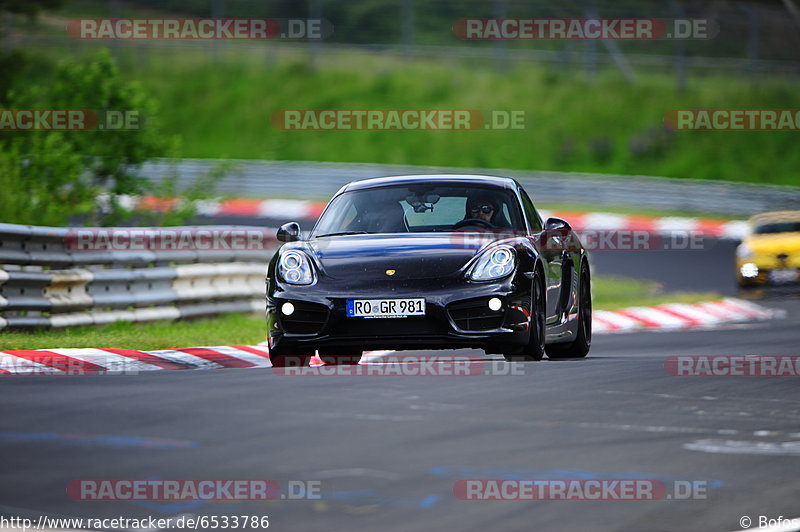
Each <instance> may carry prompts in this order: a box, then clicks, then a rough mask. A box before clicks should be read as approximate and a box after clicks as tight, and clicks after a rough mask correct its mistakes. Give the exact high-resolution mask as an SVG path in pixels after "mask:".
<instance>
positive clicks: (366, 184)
mask: <svg viewBox="0 0 800 532" xmlns="http://www.w3.org/2000/svg"><path fill="white" fill-rule="evenodd" d="M431 181H437V182H440V183H448V184H449V183H453V184H458V183H461V184H465V185H488V186H494V187H497V188H509V189H513V188H516V186H517V182H516V181H514V180H513V179H511V178H510V177H500V176H489V175H470V174H422V175H396V176H388V177H375V178H371V179H362V180H359V181H353V182H352V183H349V184H347V185H345V186H344V187H343V188H342V190H341V192H349V191H352V190H363V189H367V188H379V187H385V186H390V185H410V184H418V183H429V182H431Z"/></svg>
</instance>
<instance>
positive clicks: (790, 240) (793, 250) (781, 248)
mask: <svg viewBox="0 0 800 532" xmlns="http://www.w3.org/2000/svg"><path fill="white" fill-rule="evenodd" d="M747 245H748V246H749V247H750V249H751V250H752V251H753V253H754V254H755V255H780V254H781V253H785V254H787V255H798V254H800V233H776V234H766V235H750V237H749V238H748V239H747Z"/></svg>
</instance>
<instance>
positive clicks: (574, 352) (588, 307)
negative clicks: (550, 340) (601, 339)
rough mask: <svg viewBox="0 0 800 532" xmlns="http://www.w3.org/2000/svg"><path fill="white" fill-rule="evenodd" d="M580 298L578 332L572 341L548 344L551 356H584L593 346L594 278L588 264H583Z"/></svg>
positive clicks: (548, 352)
mask: <svg viewBox="0 0 800 532" xmlns="http://www.w3.org/2000/svg"><path fill="white" fill-rule="evenodd" d="M579 290H580V297H579V298H578V334H577V336H576V337H575V339H574V340H573V341H571V342H567V343H563V344H550V345H548V346H547V348H546V349H547V356H548V357H549V358H583V357H585V356H586V355H588V354H589V348H591V346H592V279H591V275H590V274H589V268H588V266H586V264H583V265H582V266H581V284H580V288H579Z"/></svg>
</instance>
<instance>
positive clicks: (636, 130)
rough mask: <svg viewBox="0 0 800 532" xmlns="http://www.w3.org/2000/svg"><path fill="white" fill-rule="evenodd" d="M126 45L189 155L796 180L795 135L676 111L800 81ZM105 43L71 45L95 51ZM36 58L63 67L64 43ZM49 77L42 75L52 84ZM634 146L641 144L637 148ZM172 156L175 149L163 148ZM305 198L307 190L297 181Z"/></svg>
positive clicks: (786, 97)
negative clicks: (455, 118)
mask: <svg viewBox="0 0 800 532" xmlns="http://www.w3.org/2000/svg"><path fill="white" fill-rule="evenodd" d="M150 44H152V47H141V48H139V47H138V46H136V45H132V44H130V43H121V44H120V45H119V46H118V47H117V49H116V52H115V53H116V55H117V57H118V58H119V61H120V66H121V71H122V72H123V74H124V76H126V77H127V78H129V79H131V80H136V81H139V82H141V83H142V84H143V85H144V87H145V89H146V90H147V91H148V92H149V93H150V94H152V95H153V96H155V97H156V99H157V100H158V101H159V102H160V109H161V111H160V115H159V116H158V117H157V118H158V122H159V123H160V124H161V125H162V126H163V128H164V130H165V131H166V132H167V133H168V134H170V135H175V136H178V137H180V155H181V156H185V157H201V158H204V157H207V158H242V159H271V160H314V161H335V162H372V163H394V164H414V165H433V166H456V167H467V168H476V167H477V168H509V169H518V170H545V171H569V172H588V173H608V174H621V175H654V176H667V177H678V178H694V179H711V180H730V181H747V182H754V183H774V184H782V185H797V184H798V179H797V171H796V170H797V168H798V167H800V150H797V149H795V147H796V139H797V133H796V132H734V131H728V132H677V133H670V132H668V131H667V130H665V129H664V127H663V123H662V120H663V118H664V116H665V114H666V113H667V112H668V111H669V110H671V109H685V108H736V109H759V108H763V109H776V108H790V109H796V108H800V91H798V90H796V82H793V81H791V80H788V79H784V78H780V77H770V76H767V75H763V76H761V77H760V78H759V79H758V80H757V81H753V80H750V79H743V78H740V77H738V76H736V75H727V76H724V75H720V74H711V73H709V74H705V75H703V74H698V73H694V74H693V75H692V76H691V77H690V78H689V83H688V86H687V88H686V90H685V91H683V92H678V91H677V90H676V89H675V86H674V78H673V76H672V75H671V73H658V72H645V71H641V72H637V76H638V79H639V82H638V84H637V85H630V84H628V83H627V82H626V81H625V80H624V79H622V78H621V76H620V75H619V73H618V72H617V71H616V70H614V69H613V68H606V69H601V70H600V72H599V74H598V76H597V78H596V79H595V80H594V81H592V82H589V81H587V80H586V79H585V77H584V74H583V72H582V71H581V69H575V70H569V69H565V68H562V67H553V66H546V65H542V64H538V63H525V62H520V63H517V64H516V66H514V67H512V68H510V69H509V70H507V71H500V70H498V69H496V68H494V67H493V66H492V65H491V64H490V63H488V62H477V61H469V60H457V59H452V60H441V59H436V58H417V59H415V60H413V61H411V60H407V59H403V58H398V57H394V56H387V55H381V54H380V53H375V52H363V51H353V50H337V51H334V50H324V48H323V53H320V54H319V55H318V56H317V57H316V60H315V63H314V64H315V67H313V68H312V66H311V64H310V61H309V58H310V50H311V49H310V48H302V47H296V46H295V47H288V46H285V45H281V44H276V43H266V44H264V43H260V44H259V43H251V42H244V43H236V42H226V43H217V44H218V46H219V47H218V48H217V49H215V48H214V47H213V44H214V43H210V45H209V46H200V47H199V48H195V47H187V48H184V47H172V48H170V47H166V46H164V45H163V44H159V43H150ZM106 45H107V43H97V42H93V41H73V42H71V46H70V48H69V50H70V51H71V52H73V53H74V54H77V55H78V56H81V55H90V54H93V53H95V52H96V51H97V49H98V48H99V47H101V46H106ZM37 51H38V52H37V53H40V54H43V55H47V56H49V57H50V58H52V59H53V60H63V58H64V49H63V48H55V47H53V48H38V49H37ZM46 70H47V69H42V70H41V72H40V73H39V74H38V75H39V76H41V78H42V80H43V82H46V79H47V78H46V76H47V72H46ZM285 109H475V110H481V111H491V110H523V111H526V113H527V114H526V116H527V125H526V128H525V129H522V130H505V131H491V130H476V131H282V130H280V129H277V128H276V127H274V126H273V124H272V122H271V118H272V116H273V113H275V112H276V111H279V110H285ZM634 146H638V147H637V148H634ZM165 155H172V154H165ZM298 192H299V193H302V187H301V186H300V185H298Z"/></svg>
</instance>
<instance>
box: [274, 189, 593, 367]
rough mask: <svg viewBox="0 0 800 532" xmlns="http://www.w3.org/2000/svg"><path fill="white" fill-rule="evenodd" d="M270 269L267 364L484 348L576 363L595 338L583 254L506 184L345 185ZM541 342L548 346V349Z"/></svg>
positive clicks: (287, 235) (287, 231) (289, 228)
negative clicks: (308, 230)
mask: <svg viewBox="0 0 800 532" xmlns="http://www.w3.org/2000/svg"><path fill="white" fill-rule="evenodd" d="M277 238H278V240H280V241H282V242H286V244H285V245H283V246H282V247H281V248H280V249H279V250H278V252H277V253H275V256H274V257H273V259H272V261H271V262H270V264H269V271H268V277H267V325H268V340H269V349H270V358H271V359H272V363H273V365H275V366H287V365H306V364H307V362H308V359H309V358H310V357H311V356H312V355H313V354H314V351H315V350H318V351H319V354H320V357H321V358H322V359H323V360H324V361H325V362H326V363H327V364H355V363H358V361H359V360H360V358H361V354H362V352H363V351H364V350H373V349H392V350H402V349H422V348H424V349H455V348H462V347H473V348H480V349H483V350H484V351H486V353H490V354H502V355H504V356H505V358H506V359H507V360H540V359H541V358H542V356H543V355H544V353H545V349H546V351H547V354H548V356H549V357H551V358H561V357H584V356H586V354H587V353H588V352H589V347H590V345H591V337H592V300H591V277H590V272H589V261H588V256H587V254H586V251H585V250H584V248H583V247H582V246H581V244H580V242H579V241H578V238H577V236H576V235H575V233H573V232H572V230H571V228H570V226H569V224H568V223H567V222H566V221H564V220H562V219H560V218H549V219H548V220H547V221H546V222H544V223H542V220H541V218H540V216H539V214H538V213H537V211H536V208H535V207H534V205H533V202H532V201H531V200H530V198H529V197H528V194H526V192H525V190H523V188H522V187H521V186H520V184H519V183H517V182H516V181H514V180H513V179H509V178H504V177H489V176H467V175H464V176H462V175H437V176H431V175H425V176H399V177H384V178H377V179H367V180H364V181H356V182H353V183H350V184H348V185H346V186H344V187H343V188H342V189H341V190H339V192H337V193H336V195H335V196H334V197H333V199H331V201H330V203H328V205H327V207H326V208H325V210H324V211H323V213H322V215H321V216H320V218H319V220H318V221H317V223H316V225H315V226H314V229H313V230H312V231H311V233H310V236H309V237H308V238H307V239H303V238H302V237H301V232H300V226H299V225H298V224H297V223H295V222H292V223H287V224H285V225H283V226H282V227H281V228H280V230H279V231H278V235H277ZM545 344H546V345H545Z"/></svg>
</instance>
